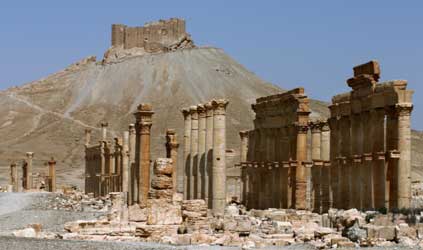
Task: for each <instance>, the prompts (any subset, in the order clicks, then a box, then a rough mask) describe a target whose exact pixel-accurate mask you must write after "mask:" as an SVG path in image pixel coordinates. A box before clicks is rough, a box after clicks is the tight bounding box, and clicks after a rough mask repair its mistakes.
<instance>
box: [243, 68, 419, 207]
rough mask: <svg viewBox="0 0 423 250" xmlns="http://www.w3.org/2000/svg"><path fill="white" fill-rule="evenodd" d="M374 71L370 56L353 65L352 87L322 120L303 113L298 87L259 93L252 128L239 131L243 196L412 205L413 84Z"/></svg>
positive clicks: (284, 201)
mask: <svg viewBox="0 0 423 250" xmlns="http://www.w3.org/2000/svg"><path fill="white" fill-rule="evenodd" d="M379 76H380V68H379V64H378V63H377V62H376V61H371V62H369V63H366V64H363V65H359V66H357V67H354V77H353V78H351V79H349V80H348V81H347V83H348V85H349V86H350V87H351V88H352V89H353V90H352V91H351V92H348V93H345V94H340V95H337V96H334V97H333V99H332V105H331V106H330V107H329V108H330V111H331V117H330V118H329V119H328V121H324V120H318V121H310V120H309V117H308V115H309V113H310V111H309V107H308V98H307V96H305V94H304V90H303V89H302V88H298V89H294V90H291V91H288V92H285V93H283V94H279V95H273V96H268V97H263V98H259V99H257V103H256V104H253V106H252V107H253V110H254V111H255V112H256V119H255V121H254V127H255V128H254V130H250V131H241V132H240V136H241V149H240V152H241V166H242V167H243V173H242V177H243V184H242V185H243V195H242V197H243V202H244V204H246V206H247V207H248V208H260V209H265V208H296V209H310V210H313V211H315V212H323V213H325V212H327V211H328V210H329V209H330V208H342V209H349V208H358V209H363V210H369V209H370V210H371V209H391V210H392V209H398V208H410V204H411V203H410V202H411V176H410V173H411V166H410V150H411V144H410V133H411V132H410V113H411V110H412V107H413V105H412V100H411V96H412V93H413V91H412V90H407V89H406V87H407V82H406V81H403V80H396V81H389V82H385V83H378V79H379ZM309 129H310V130H311V131H310V132H311V133H308V130H309ZM307 134H309V136H310V137H311V138H310V141H311V149H308V148H307ZM308 151H309V153H307V152H308ZM269 180H271V181H269Z"/></svg>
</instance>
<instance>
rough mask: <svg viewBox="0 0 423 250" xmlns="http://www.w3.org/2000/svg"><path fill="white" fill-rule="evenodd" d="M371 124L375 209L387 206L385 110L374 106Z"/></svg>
mask: <svg viewBox="0 0 423 250" xmlns="http://www.w3.org/2000/svg"><path fill="white" fill-rule="evenodd" d="M371 116H372V123H371V124H372V126H373V135H372V137H373V140H372V142H373V145H372V152H373V162H372V165H373V188H374V206H375V208H376V209H381V208H388V207H387V206H386V205H387V204H385V195H386V194H385V180H386V170H385V147H384V145H385V110H384V109H383V108H376V109H374V110H373V111H372V112H371Z"/></svg>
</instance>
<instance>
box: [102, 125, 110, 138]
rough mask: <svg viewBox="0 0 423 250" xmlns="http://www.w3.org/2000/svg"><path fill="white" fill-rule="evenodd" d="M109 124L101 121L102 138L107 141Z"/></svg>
mask: <svg viewBox="0 0 423 250" xmlns="http://www.w3.org/2000/svg"><path fill="white" fill-rule="evenodd" d="M108 125H109V124H108V123H107V122H102V123H101V139H102V140H103V141H105V140H106V139H107V126H108Z"/></svg>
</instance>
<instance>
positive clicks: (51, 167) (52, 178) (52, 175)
mask: <svg viewBox="0 0 423 250" xmlns="http://www.w3.org/2000/svg"><path fill="white" fill-rule="evenodd" d="M48 176H49V183H48V187H49V192H56V161H55V160H54V158H53V157H52V158H51V159H50V160H49V161H48Z"/></svg>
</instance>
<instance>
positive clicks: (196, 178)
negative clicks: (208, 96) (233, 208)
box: [182, 99, 228, 213]
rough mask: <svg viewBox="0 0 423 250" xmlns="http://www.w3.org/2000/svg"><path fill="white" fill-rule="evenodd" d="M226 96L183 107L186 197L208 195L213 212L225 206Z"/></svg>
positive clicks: (206, 198)
mask: <svg viewBox="0 0 423 250" xmlns="http://www.w3.org/2000/svg"><path fill="white" fill-rule="evenodd" d="M227 105H228V101H227V100H224V99H219V100H212V101H210V102H208V103H205V104H199V105H197V106H191V107H190V108H186V109H182V114H183V115H184V124H185V126H184V166H185V175H184V198H185V199H205V200H206V202H207V203H208V205H209V208H212V210H213V212H214V213H223V211H224V208H225V206H226V162H225V151H226V106H227Z"/></svg>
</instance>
